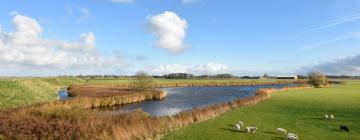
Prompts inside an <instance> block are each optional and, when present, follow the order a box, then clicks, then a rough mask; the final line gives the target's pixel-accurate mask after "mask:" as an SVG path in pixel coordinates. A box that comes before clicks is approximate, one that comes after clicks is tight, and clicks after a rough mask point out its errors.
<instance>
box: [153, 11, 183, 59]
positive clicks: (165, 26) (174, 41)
mask: <svg viewBox="0 0 360 140" xmlns="http://www.w3.org/2000/svg"><path fill="white" fill-rule="evenodd" d="M148 20H149V21H148V24H149V27H150V28H149V29H150V31H151V32H152V33H153V34H154V35H156V36H157V37H159V40H158V41H157V42H156V46H158V47H160V48H163V49H166V50H168V51H169V52H172V53H178V52H180V51H182V50H183V49H185V48H187V47H190V46H188V45H187V44H186V43H185V42H184V40H185V37H186V31H185V30H186V28H187V27H188V25H187V22H186V20H185V19H182V18H180V17H179V16H178V15H177V14H176V13H174V12H169V11H166V12H164V13H162V14H159V15H154V16H150V17H149V19H148Z"/></svg>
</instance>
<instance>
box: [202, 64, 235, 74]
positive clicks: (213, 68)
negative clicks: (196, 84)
mask: <svg viewBox="0 0 360 140" xmlns="http://www.w3.org/2000/svg"><path fill="white" fill-rule="evenodd" d="M195 71H196V72H197V73H202V74H219V73H227V72H229V67H228V66H227V65H224V64H221V63H208V64H205V65H204V64H201V65H198V66H196V68H195Z"/></svg>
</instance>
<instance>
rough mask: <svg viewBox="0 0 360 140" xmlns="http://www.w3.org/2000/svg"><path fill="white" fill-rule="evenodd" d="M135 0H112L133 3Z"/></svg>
mask: <svg viewBox="0 0 360 140" xmlns="http://www.w3.org/2000/svg"><path fill="white" fill-rule="evenodd" d="M134 1H135V0H111V2H114V3H133V2H134Z"/></svg>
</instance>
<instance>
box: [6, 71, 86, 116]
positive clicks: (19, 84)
mask: <svg viewBox="0 0 360 140" xmlns="http://www.w3.org/2000/svg"><path fill="white" fill-rule="evenodd" d="M83 82H84V80H82V79H79V78H60V77H53V78H1V79H0V109H3V108H9V107H16V106H24V105H31V104H35V103H40V102H46V101H55V100H57V99H58V95H57V91H58V90H59V89H60V88H63V87H67V86H68V85H72V84H79V83H83Z"/></svg>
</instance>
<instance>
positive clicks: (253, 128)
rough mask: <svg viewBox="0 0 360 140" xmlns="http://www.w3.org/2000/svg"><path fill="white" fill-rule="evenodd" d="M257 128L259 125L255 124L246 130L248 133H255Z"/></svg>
mask: <svg viewBox="0 0 360 140" xmlns="http://www.w3.org/2000/svg"><path fill="white" fill-rule="evenodd" d="M256 130H257V127H255V126H250V127H246V132H247V133H250V132H251V133H255V132H256Z"/></svg>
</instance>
